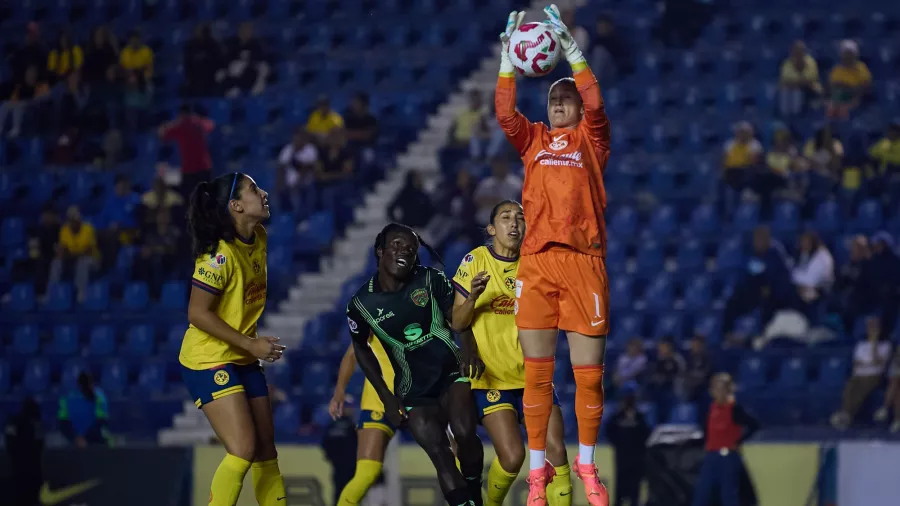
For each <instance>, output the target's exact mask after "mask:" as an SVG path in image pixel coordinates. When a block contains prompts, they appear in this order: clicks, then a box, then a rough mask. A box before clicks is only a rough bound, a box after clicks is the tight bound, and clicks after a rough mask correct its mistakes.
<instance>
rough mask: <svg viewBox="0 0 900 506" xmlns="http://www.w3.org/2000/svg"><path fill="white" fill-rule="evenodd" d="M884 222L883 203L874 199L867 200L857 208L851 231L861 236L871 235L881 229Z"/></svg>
mask: <svg viewBox="0 0 900 506" xmlns="http://www.w3.org/2000/svg"><path fill="white" fill-rule="evenodd" d="M883 222H884V216H883V214H882V210H881V202H879V201H877V200H874V199H870V200H865V201H863V202H861V203H860V204H859V207H857V208H856V216H855V217H854V219H853V223H852V224H851V229H852V230H853V231H854V232H858V233H861V234H871V233H873V232H875V231H877V230H879V229H881V226H882V224H883Z"/></svg>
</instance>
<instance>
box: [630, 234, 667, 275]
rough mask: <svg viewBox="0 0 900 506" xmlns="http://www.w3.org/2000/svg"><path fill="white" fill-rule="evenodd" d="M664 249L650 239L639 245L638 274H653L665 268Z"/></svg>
mask: <svg viewBox="0 0 900 506" xmlns="http://www.w3.org/2000/svg"><path fill="white" fill-rule="evenodd" d="M663 260H664V258H663V249H662V247H661V246H660V245H659V244H658V243H656V242H654V241H648V242H645V243H643V244H641V245H640V246H639V247H638V251H637V258H636V264H637V265H636V266H637V274H639V275H641V276H653V275H655V274H656V273H658V272H659V271H661V270H662V268H663Z"/></svg>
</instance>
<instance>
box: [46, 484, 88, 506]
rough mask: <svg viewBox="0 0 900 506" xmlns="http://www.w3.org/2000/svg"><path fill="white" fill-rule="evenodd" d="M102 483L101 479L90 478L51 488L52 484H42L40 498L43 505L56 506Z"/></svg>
mask: <svg viewBox="0 0 900 506" xmlns="http://www.w3.org/2000/svg"><path fill="white" fill-rule="evenodd" d="M99 484H100V480H88V481H84V482H81V483H76V484H75V485H70V486H68V487H63V488H59V489H56V490H50V484H49V483H47V482H44V484H43V485H42V486H41V493H40V500H41V505H42V506H55V505H57V504H59V503H61V502H63V501H65V500H67V499H70V498H72V497H75V496H76V495H79V494H83V493H85V492H87V491H88V490H90V489H92V488H94V487H96V486H97V485H99Z"/></svg>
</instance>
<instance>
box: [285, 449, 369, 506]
mask: <svg viewBox="0 0 900 506" xmlns="http://www.w3.org/2000/svg"><path fill="white" fill-rule="evenodd" d="M380 474H381V462H378V461H376V460H358V461H356V472H355V473H353V479H351V480H350V483H347V486H345V487H344V490H342V491H341V497H340V498H339V499H338V506H351V505H352V506H356V505H357V504H359V502H360V501H362V499H363V497H365V496H366V492H368V491H369V487H371V486H372V484H373V483H375V480H377V479H378V476H379V475H380ZM278 506H281V505H280V504H279V505H278Z"/></svg>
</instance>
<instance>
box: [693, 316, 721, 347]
mask: <svg viewBox="0 0 900 506" xmlns="http://www.w3.org/2000/svg"><path fill="white" fill-rule="evenodd" d="M721 329H722V322H721V320H720V319H719V317H718V316H717V315H714V314H707V315H703V316H701V317H699V318H698V319H697V321H696V323H695V324H694V334H695V335H699V336H703V337H704V338H705V339H706V343H707V344H708V345H716V344H718V343H720V342H721V341H722V331H721Z"/></svg>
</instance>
